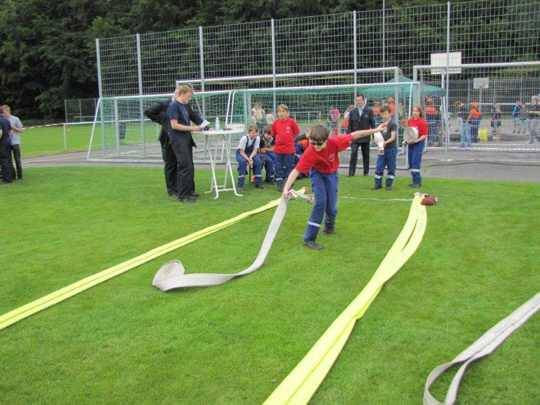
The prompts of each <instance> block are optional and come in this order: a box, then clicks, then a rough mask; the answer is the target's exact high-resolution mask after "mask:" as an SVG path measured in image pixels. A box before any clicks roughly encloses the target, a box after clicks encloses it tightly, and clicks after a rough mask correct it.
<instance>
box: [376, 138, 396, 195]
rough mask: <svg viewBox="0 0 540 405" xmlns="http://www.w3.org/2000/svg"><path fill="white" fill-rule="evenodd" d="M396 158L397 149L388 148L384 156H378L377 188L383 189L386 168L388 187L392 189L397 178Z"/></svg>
mask: <svg viewBox="0 0 540 405" xmlns="http://www.w3.org/2000/svg"><path fill="white" fill-rule="evenodd" d="M396 156H397V148H388V149H385V150H384V154H382V155H378V156H377V165H376V166H375V188H381V187H382V180H383V176H384V169H385V168H386V187H392V184H393V183H394V178H395V177H396Z"/></svg>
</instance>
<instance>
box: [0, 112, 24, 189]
mask: <svg viewBox="0 0 540 405" xmlns="http://www.w3.org/2000/svg"><path fill="white" fill-rule="evenodd" d="M2 110H3V111H4V112H3V116H4V118H5V119H7V120H8V121H9V123H10V124H11V132H10V134H9V142H10V146H9V153H10V154H11V155H12V156H13V162H14V163H15V171H14V173H13V174H14V175H13V178H14V179H17V180H22V178H23V171H22V161H21V134H22V133H23V132H24V127H23V124H22V122H21V120H20V119H19V117H16V116H15V115H12V114H11V107H10V106H9V105H7V104H4V105H3V106H2Z"/></svg>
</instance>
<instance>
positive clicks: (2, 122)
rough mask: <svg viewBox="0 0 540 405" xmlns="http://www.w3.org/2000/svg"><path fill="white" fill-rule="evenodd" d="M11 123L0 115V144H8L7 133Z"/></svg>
mask: <svg viewBox="0 0 540 405" xmlns="http://www.w3.org/2000/svg"><path fill="white" fill-rule="evenodd" d="M10 131H11V124H10V123H9V121H8V120H7V119H5V118H4V117H1V116H0V145H9V133H10Z"/></svg>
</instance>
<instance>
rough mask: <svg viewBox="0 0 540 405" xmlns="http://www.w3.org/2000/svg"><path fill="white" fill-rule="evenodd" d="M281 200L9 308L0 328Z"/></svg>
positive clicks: (1, 318) (270, 207) (1, 320)
mask: <svg viewBox="0 0 540 405" xmlns="http://www.w3.org/2000/svg"><path fill="white" fill-rule="evenodd" d="M303 193H304V189H302V190H300V191H299V192H298V193H297V194H298V195H300V196H303ZM280 201H281V199H278V200H274V201H270V202H269V203H267V204H265V205H263V206H261V207H259V208H255V209H253V210H251V211H246V212H243V213H242V214H240V215H237V216H236V217H233V218H231V219H228V220H226V221H223V222H220V223H218V224H215V225H212V226H209V227H207V228H204V229H201V230H200V231H197V232H194V233H192V234H189V235H187V236H184V237H182V238H180V239H177V240H175V241H172V242H169V243H167V244H165V245H162V246H159V247H157V248H155V249H152V250H150V251H148V252H146V253H143V254H142V255H140V256H137V257H134V258H133V259H130V260H127V261H125V262H123V263H120V264H117V265H115V266H113V267H110V268H108V269H106V270H103V271H101V272H99V273H96V274H93V275H91V276H88V277H85V278H83V279H82V280H79V281H77V282H75V283H73V284H70V285H68V286H66V287H64V288H61V289H60V290H57V291H55V292H53V293H50V294H48V295H46V296H44V297H41V298H39V299H37V300H35V301H32V302H30V303H29V304H26V305H23V306H21V307H19V308H16V309H14V310H12V311H10V312H7V313H5V314H4V315H2V316H0V330H2V329H5V328H7V327H8V326H10V325H13V324H14V323H16V322H18V321H20V320H22V319H24V318H27V317H29V316H31V315H33V314H35V313H37V312H39V311H43V310H44V309H46V308H49V307H51V306H53V305H55V304H57V303H59V302H61V301H64V300H66V299H68V298H70V297H73V296H74V295H76V294H79V293H80V292H83V291H85V290H88V289H89V288H92V287H94V286H95V285H98V284H100V283H102V282H104V281H107V280H109V279H111V278H113V277H116V276H118V275H120V274H123V273H125V272H127V271H129V270H131V269H134V268H135V267H138V266H140V265H141V264H144V263H147V262H149V261H151V260H154V259H155V258H157V257H159V256H162V255H164V254H166V253H169V252H172V251H174V250H176V249H178V248H180V247H182V246H185V245H188V244H189V243H191V242H195V241H196V240H199V239H201V238H204V237H206V236H208V235H211V234H213V233H215V232H218V231H220V230H222V229H225V228H227V227H229V226H231V225H234V224H236V223H237V222H240V221H242V220H243V219H246V218H248V217H250V216H253V215H256V214H259V213H261V212H264V211H267V210H269V209H272V208H274V207H276V206H277V205H278V204H279V202H280Z"/></svg>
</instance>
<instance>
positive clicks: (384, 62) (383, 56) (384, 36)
mask: <svg viewBox="0 0 540 405" xmlns="http://www.w3.org/2000/svg"><path fill="white" fill-rule="evenodd" d="M382 66H383V67H385V66H386V1H385V0H383V2H382ZM384 79H385V77H384V72H382V81H383V82H384Z"/></svg>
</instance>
